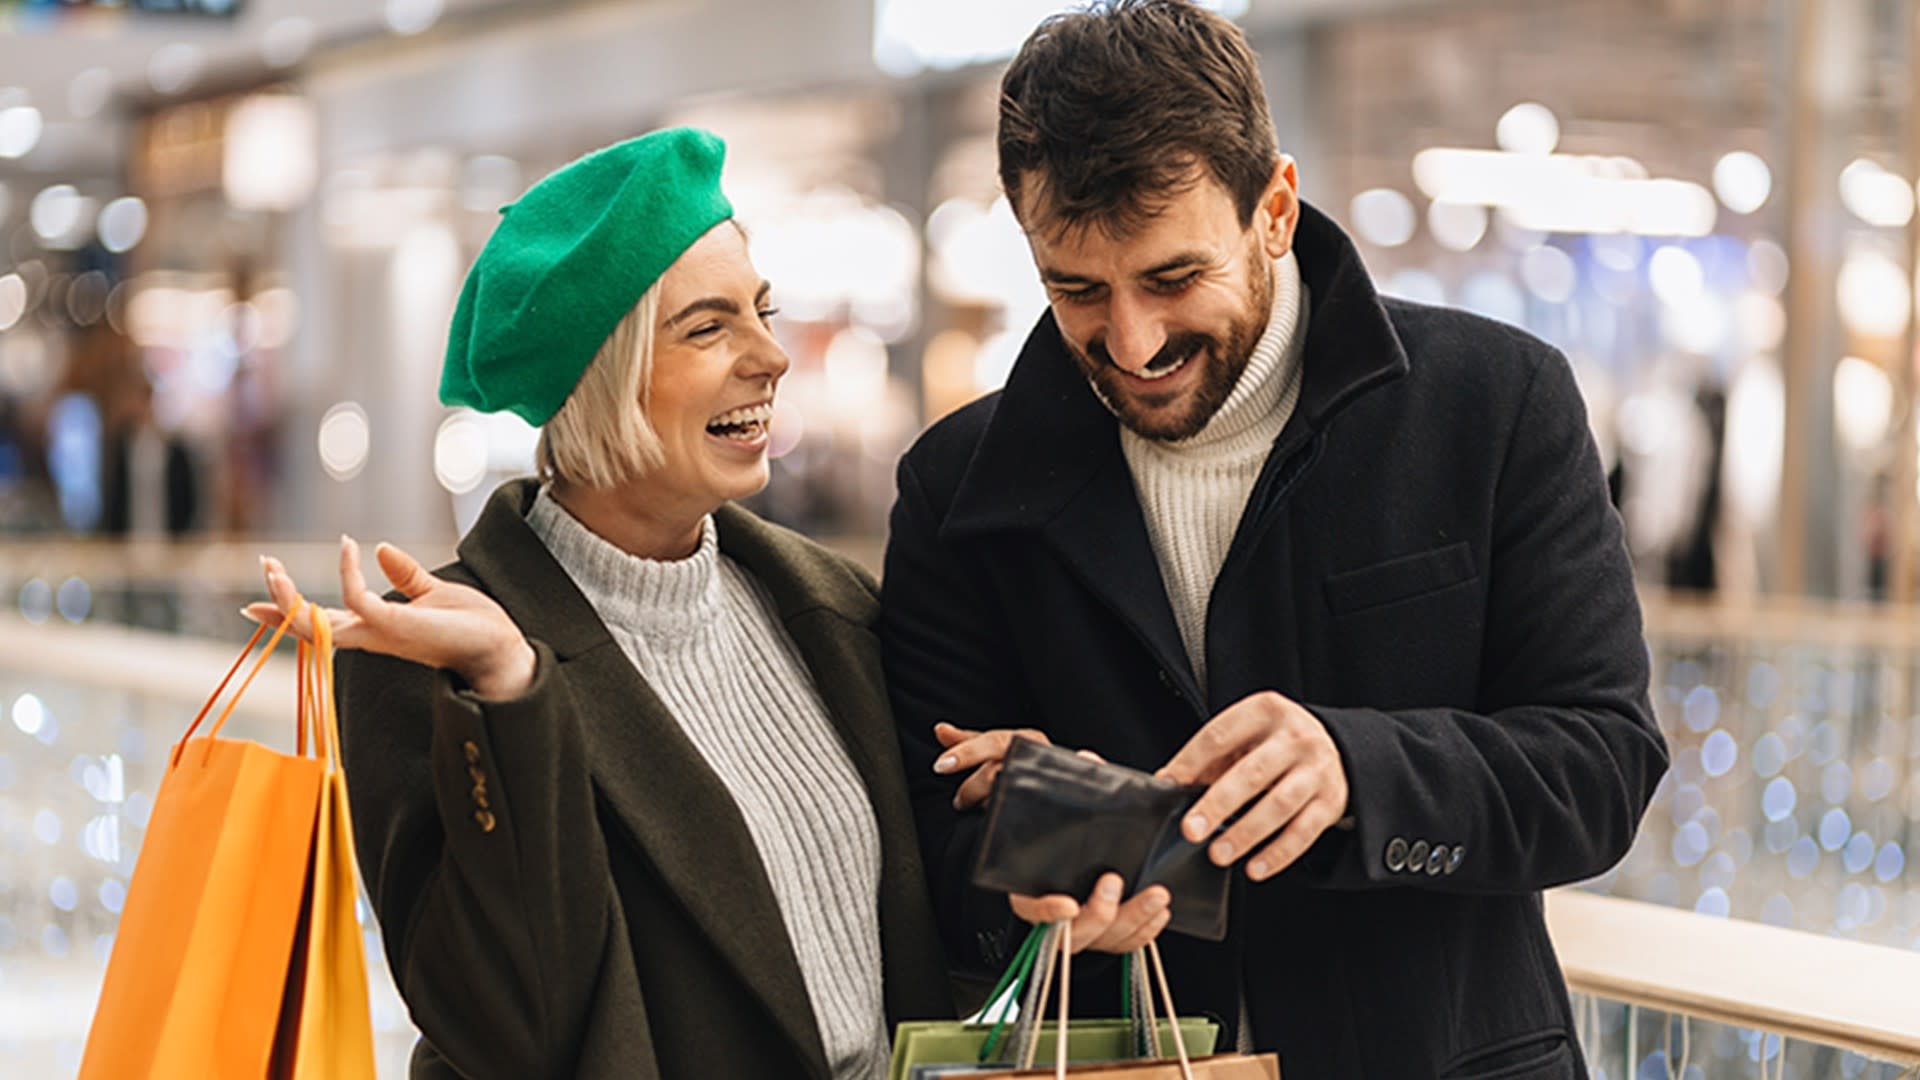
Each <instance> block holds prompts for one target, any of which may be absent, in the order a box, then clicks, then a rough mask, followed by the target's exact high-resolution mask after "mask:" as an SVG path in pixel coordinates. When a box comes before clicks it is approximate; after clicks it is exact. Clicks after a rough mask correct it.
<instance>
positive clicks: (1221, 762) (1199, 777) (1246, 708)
mask: <svg viewBox="0 0 1920 1080" xmlns="http://www.w3.org/2000/svg"><path fill="white" fill-rule="evenodd" d="M1266 720H1267V717H1266V716H1265V714H1264V712H1263V709H1262V706H1261V705H1260V704H1259V702H1258V701H1257V700H1255V699H1253V698H1242V699H1241V700H1239V701H1236V702H1234V703H1233V704H1232V705H1229V706H1227V707H1226V708H1225V709H1222V710H1221V711H1220V714H1219V715H1218V716H1215V717H1214V718H1213V719H1211V720H1209V721H1207V722H1206V724H1205V725H1203V726H1202V727H1201V728H1200V730H1199V731H1196V732H1194V733H1193V737H1192V738H1190V739H1188V740H1187V742H1186V745H1185V746H1182V747H1181V748H1180V751H1179V752H1178V753H1176V754H1174V755H1173V757H1171V758H1169V759H1168V760H1167V763H1166V764H1165V765H1162V766H1160V770H1159V771H1158V772H1157V773H1156V774H1155V775H1157V776H1161V777H1164V778H1166V779H1168V780H1172V781H1173V782H1174V783H1176V784H1211V783H1213V782H1214V781H1215V780H1217V779H1219V778H1220V776H1221V775H1222V774H1224V773H1225V772H1226V771H1227V769H1229V768H1231V767H1232V765H1233V763H1234V762H1235V761H1236V760H1238V759H1239V757H1240V755H1241V754H1242V753H1245V752H1246V749H1247V747H1248V745H1249V744H1250V743H1252V742H1253V741H1254V740H1255V739H1256V738H1258V737H1259V736H1261V735H1263V734H1265V732H1266V729H1267V726H1268V725H1267V723H1266Z"/></svg>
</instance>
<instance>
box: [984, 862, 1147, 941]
mask: <svg viewBox="0 0 1920 1080" xmlns="http://www.w3.org/2000/svg"><path fill="white" fill-rule="evenodd" d="M1125 889H1126V883H1125V882H1123V881H1121V880H1120V875H1119V874H1112V873H1108V874H1102V875H1100V880H1099V881H1097V882H1095V883H1094V886H1093V895H1091V896H1089V897H1087V902H1086V903H1084V904H1082V903H1080V902H1078V901H1076V900H1075V899H1074V898H1073V897H1071V896H1061V895H1054V896H1020V895H1018V894H1016V895H1013V896H1009V897H1008V898H1007V900H1008V901H1009V902H1010V903H1011V904H1012V905H1013V913H1014V914H1015V915H1018V916H1020V917H1021V918H1022V919H1025V920H1026V921H1028V922H1030V923H1035V924H1038V923H1053V922H1067V921H1071V922H1072V923H1073V951H1074V952H1076V953H1077V952H1081V951H1083V950H1086V949H1093V950H1095V951H1096V952H1107V953H1130V952H1132V951H1133V950H1135V949H1140V948H1145V947H1146V944H1147V942H1149V941H1152V940H1153V939H1154V938H1157V937H1159V936H1160V931H1162V930H1165V929H1166V928H1167V921H1168V920H1169V919H1172V918H1173V908H1172V907H1170V906H1168V903H1167V901H1168V900H1170V899H1172V894H1170V893H1168V892H1167V887H1166V886H1165V885H1154V886H1150V887H1148V888H1147V889H1144V890H1142V891H1141V892H1140V893H1139V894H1138V895H1137V896H1133V897H1130V898H1128V900H1127V902H1126V903H1124V904H1123V903H1121V902H1120V896H1121V893H1122V892H1124V891H1125Z"/></svg>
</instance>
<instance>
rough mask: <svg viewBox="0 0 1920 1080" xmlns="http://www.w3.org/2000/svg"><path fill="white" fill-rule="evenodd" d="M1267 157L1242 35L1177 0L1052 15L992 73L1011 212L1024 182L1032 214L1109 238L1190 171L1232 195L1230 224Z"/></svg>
mask: <svg viewBox="0 0 1920 1080" xmlns="http://www.w3.org/2000/svg"><path fill="white" fill-rule="evenodd" d="M1279 160H1280V151H1279V147H1278V146H1277V145H1276V143H1275V140H1274V133H1273V118H1272V116H1271V115H1269V113H1268V111H1267V95H1266V90H1265V88H1264V87H1263V86H1262V85H1261V83H1260V70H1259V67H1258V64H1257V62H1256V61H1255V59H1254V56H1253V50H1252V49H1250V48H1249V47H1248V46H1247V39H1246V37H1245V35H1243V34H1242V33H1241V32H1240V28H1239V27H1237V26H1235V25H1233V23H1232V22H1230V21H1228V20H1227V19H1225V18H1223V17H1221V16H1219V15H1216V14H1214V13H1213V12H1210V11H1207V10H1205V9H1203V8H1200V7H1197V6H1195V5H1194V4H1193V3H1190V2H1188V0H1097V2H1095V3H1094V4H1093V5H1092V6H1091V7H1089V8H1088V9H1087V10H1085V11H1078V12H1069V13H1066V14H1062V15H1055V16H1053V17H1052V18H1049V19H1048V20H1047V21H1045V22H1043V23H1041V24H1040V27H1039V29H1037V30H1035V31H1034V32H1033V35H1032V36H1031V37H1029V38H1027V42H1026V44H1025V45H1022V46H1021V47H1020V53H1019V55H1017V56H1015V57H1014V58H1013V63H1012V64H1011V65H1009V66H1008V68H1007V73H1006V76H1005V78H1003V79H1002V80H1001V82H1000V183H1001V185H1002V186H1004V187H1005V188H1006V191H1007V198H1008V199H1009V200H1010V201H1011V202H1012V203H1013V208H1014V213H1015V214H1021V212H1022V210H1023V207H1022V198H1023V194H1025V193H1023V191H1022V188H1023V186H1025V185H1028V184H1036V185H1037V186H1038V189H1039V190H1038V191H1036V192H1033V193H1032V194H1035V195H1037V196H1038V198H1037V199H1035V200H1034V202H1033V207H1034V212H1035V214H1036V215H1037V216H1039V217H1040V218H1041V219H1042V223H1044V224H1045V225H1047V226H1048V227H1050V228H1054V229H1057V230H1060V231H1066V230H1069V229H1075V228H1079V227H1082V226H1085V225H1088V224H1093V225H1097V226H1099V227H1100V228H1101V229H1102V230H1103V231H1106V232H1107V233H1109V234H1110V235H1114V236H1123V235H1125V234H1127V233H1129V232H1131V231H1133V230H1134V229H1135V228H1137V227H1138V226H1140V225H1141V224H1143V223H1144V222H1145V221H1146V220H1148V219H1149V218H1151V217H1153V216H1154V215H1155V214H1156V213H1158V212H1159V211H1160V210H1161V208H1162V207H1164V206H1165V205H1166V203H1167V201H1168V200H1169V199H1171V198H1173V197H1175V196H1177V195H1179V194H1180V193H1181V192H1183V191H1184V190H1186V189H1187V188H1189V187H1191V186H1192V185H1193V183H1194V182H1195V180H1196V178H1197V177H1198V176H1199V175H1202V174H1210V175H1211V176H1212V177H1213V178H1214V179H1215V180H1217V181H1219V183H1220V184H1221V186H1222V187H1224V188H1225V189H1226V190H1227V192H1228V193H1229V194H1230V195H1232V196H1233V201H1234V206H1235V208H1236V209H1238V210H1239V213H1240V224H1241V225H1243V226H1244V225H1247V224H1249V223H1250V222H1252V220H1253V212H1254V209H1255V207H1256V206H1257V205H1258V203H1259V201H1260V193H1261V192H1262V191H1264V190H1266V186H1267V181H1269V180H1270V179H1272V177H1273V170H1274V167H1275V166H1276V165H1277V164H1278V163H1279ZM1196 166H1197V167H1199V168H1198V170H1196ZM1023 223H1024V224H1026V225H1027V226H1028V227H1029V228H1031V227H1032V226H1033V225H1034V224H1036V223H1035V222H1026V221H1023Z"/></svg>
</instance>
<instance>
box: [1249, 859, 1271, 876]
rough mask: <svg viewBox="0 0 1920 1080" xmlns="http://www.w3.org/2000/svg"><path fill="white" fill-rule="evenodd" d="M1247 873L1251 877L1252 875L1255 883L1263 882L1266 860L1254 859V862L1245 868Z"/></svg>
mask: <svg viewBox="0 0 1920 1080" xmlns="http://www.w3.org/2000/svg"><path fill="white" fill-rule="evenodd" d="M1247 873H1249V874H1252V875H1253V880H1255V881H1264V880H1266V877H1267V860H1265V859H1255V860H1253V862H1252V863H1251V864H1250V865H1249V866H1248V867H1247Z"/></svg>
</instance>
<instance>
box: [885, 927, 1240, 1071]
mask: <svg viewBox="0 0 1920 1080" xmlns="http://www.w3.org/2000/svg"><path fill="white" fill-rule="evenodd" d="M1051 931H1052V928H1050V927H1045V926H1036V927H1034V928H1033V930H1032V931H1031V932H1030V933H1029V934H1028V935H1027V939H1026V941H1025V942H1024V943H1022V944H1021V946H1020V949H1019V951H1018V952H1016V953H1015V954H1014V957H1013V961H1012V962H1011V963H1009V964H1008V965H1007V970H1006V971H1005V972H1003V973H1002V974H1001V976H1000V981H999V983H997V984H996V985H995V986H994V988H993V992H992V993H991V994H989V995H988V996H987V1002H988V1005H987V1007H986V1009H985V1010H984V1011H983V1012H982V1014H981V1016H980V1018H979V1019H978V1020H977V1021H966V1020H918V1021H908V1022H906V1023H903V1024H901V1025H899V1026H898V1027H897V1028H896V1029H895V1031H894V1037H893V1061H892V1064H891V1067H890V1068H889V1069H888V1071H887V1078H888V1080H945V1078H946V1077H949V1076H952V1077H964V1076H965V1075H966V1074H967V1073H971V1072H989V1071H991V1072H1000V1071H1004V1070H1006V1069H1007V1068H1008V1067H1009V1066H1010V1065H1011V1064H1013V1063H1014V1062H1015V1060H1016V1056H1017V1055H1016V1052H1015V1051H1016V1048H1017V1047H1024V1046H1026V1045H1029V1044H1033V1045H1035V1046H1037V1053H1038V1056H1039V1057H1041V1058H1046V1059H1051V1058H1052V1057H1053V1056H1054V1040H1055V1037H1056V1035H1057V1033H1058V1030H1059V1024H1058V1023H1057V1022H1056V1023H1044V1022H1042V1021H1041V1012H1042V1010H1043V1009H1044V1005H1043V1002H1044V1000H1045V998H1046V994H1047V989H1048V986H1049V985H1050V983H1051V979H1052V974H1053V970H1052V961H1053V958H1054V955H1055V953H1054V949H1053V947H1052V942H1053V941H1054V936H1053V933H1052V932H1051ZM1042 959H1044V961H1045V963H1042V964H1040V965H1039V966H1040V967H1041V971H1040V977H1039V978H1038V979H1035V978H1034V977H1033V975H1034V971H1033V969H1034V967H1035V966H1036V963H1037V962H1038V961H1041V960H1042ZM1126 963H1127V964H1128V967H1127V968H1126V969H1124V971H1123V979H1122V983H1123V989H1124V991H1125V994H1126V998H1127V1007H1126V1010H1125V1011H1126V1012H1127V1017H1126V1018H1122V1019H1111V1020H1108V1019H1100V1020H1074V1021H1071V1022H1070V1023H1069V1025H1068V1028H1067V1036H1068V1038H1067V1049H1068V1054H1067V1058H1068V1060H1069V1061H1073V1062H1080V1063H1089V1062H1107V1061H1125V1060H1130V1059H1134V1058H1140V1057H1146V1056H1151V1055H1153V1054H1154V1053H1155V1052H1156V1049H1157V1047H1159V1046H1160V1044H1161V1043H1163V1042H1165V1043H1172V1042H1173V1041H1174V1040H1175V1036H1174V1034H1173V1024H1172V1023H1171V1022H1169V1021H1168V1020H1165V1019H1153V1020H1150V1021H1149V1020H1148V1019H1145V1017H1148V1016H1150V1014H1146V1013H1143V1012H1142V1011H1141V1010H1140V1009H1139V1008H1138V1007H1137V1006H1138V1001H1139V997H1140V996H1141V994H1142V993H1144V989H1145V987H1146V985H1147V982H1146V979H1145V978H1144V976H1143V974H1142V973H1141V972H1142V965H1144V959H1143V957H1142V956H1141V955H1140V954H1139V953H1136V954H1134V955H1133V956H1131V957H1129V958H1128V960H1127V961H1126ZM1015 999H1019V1001H1020V1009H1019V1015H1018V1017H1017V1018H1016V1017H1013V1016H1010V1013H1012V1011H1013V1009H1012V1005H1013V1002H1014V1001H1015ZM1179 1023H1180V1036H1179V1038H1180V1041H1182V1042H1184V1043H1185V1045H1186V1046H1187V1048H1188V1049H1189V1051H1190V1052H1192V1053H1194V1054H1197V1055H1205V1054H1211V1053H1212V1052H1213V1047H1214V1043H1215V1042H1216V1041H1217V1040H1218V1039H1219V1037H1220V1025H1218V1024H1216V1023H1214V1022H1213V1021H1212V1020H1209V1019H1207V1018H1205V1017H1199V1016H1193V1017H1182V1018H1181V1019H1180V1022H1179ZM1036 1028H1037V1030H1033V1029H1036Z"/></svg>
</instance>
